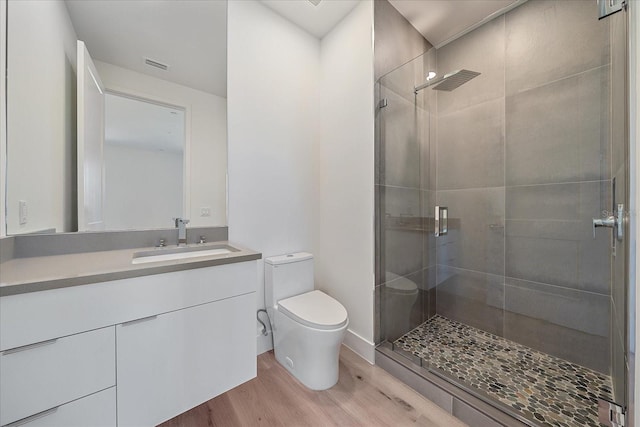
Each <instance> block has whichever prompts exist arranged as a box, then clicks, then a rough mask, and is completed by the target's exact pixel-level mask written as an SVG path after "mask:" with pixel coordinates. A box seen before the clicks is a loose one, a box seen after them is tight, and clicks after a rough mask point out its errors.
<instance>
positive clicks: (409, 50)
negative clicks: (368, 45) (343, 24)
mask: <svg viewBox="0 0 640 427" xmlns="http://www.w3.org/2000/svg"><path fill="white" fill-rule="evenodd" d="M373 4H374V28H375V34H374V51H375V66H374V68H375V78H376V80H377V79H378V78H380V77H381V76H383V75H384V74H387V73H388V72H390V71H391V70H393V69H394V68H396V67H398V66H400V65H402V64H404V63H406V62H407V61H409V60H411V59H413V58H415V57H417V56H419V55H421V54H422V53H424V52H426V51H427V50H429V49H430V48H431V44H430V43H429V42H428V41H427V40H426V39H425V38H424V37H423V36H422V35H421V34H420V33H419V32H418V31H417V30H416V29H415V28H414V27H413V26H412V25H411V24H410V23H409V21H407V19H406V18H405V17H404V16H402V15H401V14H400V12H398V11H397V10H396V8H394V7H393V6H392V5H391V4H390V3H389V2H388V1H387V0H377V1H375V2H373Z"/></svg>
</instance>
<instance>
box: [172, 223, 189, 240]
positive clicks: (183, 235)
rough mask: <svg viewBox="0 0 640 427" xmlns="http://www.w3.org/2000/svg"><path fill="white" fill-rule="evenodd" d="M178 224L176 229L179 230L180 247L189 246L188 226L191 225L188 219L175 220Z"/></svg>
mask: <svg viewBox="0 0 640 427" xmlns="http://www.w3.org/2000/svg"><path fill="white" fill-rule="evenodd" d="M173 220H174V221H175V223H176V228H177V229H178V246H182V245H186V244H187V224H189V220H188V219H182V218H174V219H173Z"/></svg>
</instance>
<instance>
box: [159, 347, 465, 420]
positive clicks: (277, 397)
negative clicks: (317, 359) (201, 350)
mask: <svg viewBox="0 0 640 427" xmlns="http://www.w3.org/2000/svg"><path fill="white" fill-rule="evenodd" d="M464 425H465V424H464V423H462V422H461V421H460V420H458V419H456V418H454V417H453V416H451V415H450V414H449V413H447V412H446V411H444V410H443V409H441V408H440V407H438V406H436V405H435V404H434V403H433V402H431V401H429V400H427V399H425V398H424V397H422V396H421V395H420V394H418V393H417V392H415V391H414V390H412V389H411V388H409V387H408V386H406V385H405V384H403V383H402V382H400V381H398V380H397V379H396V378H394V377H392V376H391V375H389V374H388V373H387V372H385V371H384V370H382V369H381V368H379V367H377V366H372V365H370V364H369V363H367V362H366V361H365V360H364V359H362V358H360V357H359V356H358V355H356V354H355V353H354V352H352V351H351V350H349V349H348V348H346V347H344V346H343V347H342V351H341V352H340V379H339V381H338V384H336V385H335V386H334V387H333V388H331V389H330V390H325V391H319V392H318V391H311V390H309V389H307V388H306V387H304V386H303V385H302V384H301V383H299V382H298V381H297V380H296V379H295V378H294V377H293V376H291V375H290V374H289V373H288V372H287V371H286V370H285V369H284V368H283V367H282V366H280V364H278V362H277V361H276V360H275V357H274V355H273V352H267V353H263V354H261V355H260V356H258V376H257V378H254V379H253V380H251V381H248V382H246V383H245V384H242V385H241V386H239V387H236V388H234V389H233V390H230V391H228V392H227V393H224V394H222V395H220V396H218V397H216V398H215V399H211V400H210V401H208V402H205V403H203V404H202V405H200V406H197V407H195V408H193V409H192V410H190V411H188V412H185V413H184V414H181V415H179V416H177V417H175V418H173V419H171V420H169V421H167V422H165V423H163V424H161V426H160V427H201V426H225V427H227V426H242V427H244V426H434V427H436V426H437V427H439V426H443V427H445V426H446V427H457V426H464Z"/></svg>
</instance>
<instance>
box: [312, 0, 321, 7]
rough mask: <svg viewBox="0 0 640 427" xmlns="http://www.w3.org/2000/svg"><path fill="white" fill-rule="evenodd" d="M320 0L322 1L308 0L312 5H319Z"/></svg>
mask: <svg viewBox="0 0 640 427" xmlns="http://www.w3.org/2000/svg"><path fill="white" fill-rule="evenodd" d="M321 1H322V0H309V3H311V4H312V5H314V6H317V5H319V4H320V2H321Z"/></svg>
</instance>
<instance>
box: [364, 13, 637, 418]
mask: <svg viewBox="0 0 640 427" xmlns="http://www.w3.org/2000/svg"><path fill="white" fill-rule="evenodd" d="M626 49H627V16H626V13H624V12H622V13H617V14H615V15H612V16H610V17H609V18H606V19H602V20H598V19H597V10H596V7H595V5H594V4H593V3H592V2H583V1H579V2H576V1H570V0H543V1H529V2H526V3H524V4H522V5H521V6H519V7H517V8H515V9H513V10H511V11H509V12H507V13H506V14H503V15H502V16H499V17H497V18H495V19H493V20H491V21H489V22H488V23H486V24H484V25H482V26H481V27H479V28H477V29H475V30H473V31H472V32H470V33H468V34H466V35H464V36H462V37H461V38H458V39H456V40H454V41H453V42H451V43H448V44H446V45H445V46H442V47H440V48H438V49H435V48H434V49H431V50H430V51H428V52H426V53H425V54H424V55H422V56H420V57H418V58H415V59H414V60H412V61H410V62H409V63H407V64H404V65H403V66H401V67H399V68H397V69H396V70H394V71H392V72H390V73H388V74H387V75H385V76H383V77H381V78H380V79H379V81H378V82H377V86H376V92H377V93H376V97H377V99H378V108H377V112H376V195H377V202H376V212H377V220H376V237H377V238H376V259H377V263H376V265H377V268H376V285H377V291H378V295H379V310H378V312H379V318H378V319H377V326H378V327H377V337H376V338H377V341H378V342H379V343H383V345H386V346H388V347H390V348H392V349H393V351H394V353H395V354H396V355H397V357H404V358H408V359H410V360H411V361H412V363H416V364H418V365H420V366H422V367H423V368H424V369H427V370H428V371H429V372H432V373H435V374H437V375H438V376H440V377H442V378H444V379H446V380H448V381H450V382H452V383H454V384H456V385H458V386H460V387H461V388H463V389H464V390H466V391H468V392H470V393H472V394H474V395H475V396H477V397H480V398H481V399H483V400H485V401H486V402H488V403H490V404H492V405H494V406H496V407H498V408H500V409H503V410H504V411H506V412H509V413H510V414H512V415H514V416H516V417H518V418H520V419H521V420H524V421H525V422H528V423H531V424H534V425H536V424H539V425H568V426H584V425H593V426H598V425H599V424H598V414H597V411H598V401H599V399H606V400H609V401H614V402H616V403H618V404H620V405H621V406H623V407H624V406H626V393H625V392H626V384H625V378H626V370H627V360H626V348H627V344H626V343H627V331H626V324H627V321H626V299H627V286H628V283H625V278H626V277H627V276H626V269H627V268H628V261H627V258H628V256H627V245H628V243H627V240H626V238H625V237H626V236H624V230H623V227H620V228H608V227H596V225H603V224H604V225H611V224H609V222H610V221H607V220H610V219H611V218H613V220H614V223H615V220H616V219H617V218H618V211H619V208H620V209H621V212H622V214H623V215H624V213H625V212H626V211H625V209H626V206H628V198H629V196H628V190H627V188H628V185H627V182H628V147H627V144H628V142H627V126H628V125H627V119H626V117H627V110H626V108H627V107H626V95H625V94H626V93H627V90H626V73H625V70H626ZM460 70H467V71H472V72H474V73H479V74H476V75H473V76H472V77H470V76H469V75H466V76H465V75H464V73H462V74H460V73H459V71H460ZM430 72H431V74H430ZM433 73H435V76H434V74H433ZM448 74H453V76H452V77H449V80H447V78H446V77H445V76H447V75H448ZM427 79H429V80H427ZM594 220H595V221H594ZM618 231H619V232H618ZM436 234H437V235H436Z"/></svg>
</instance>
